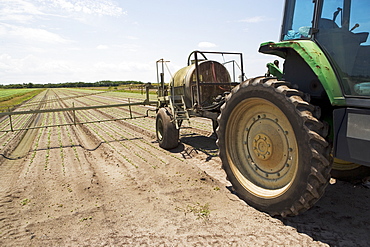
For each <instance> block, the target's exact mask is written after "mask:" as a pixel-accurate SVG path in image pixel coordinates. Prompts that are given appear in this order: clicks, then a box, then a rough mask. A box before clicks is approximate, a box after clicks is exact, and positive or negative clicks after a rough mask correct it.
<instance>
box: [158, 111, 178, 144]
mask: <svg viewBox="0 0 370 247" xmlns="http://www.w3.org/2000/svg"><path fill="white" fill-rule="evenodd" d="M155 127H156V134H157V140H158V143H159V146H160V147H161V148H164V149H173V148H175V147H177V146H178V145H179V132H180V131H179V130H178V129H177V128H176V125H175V123H174V121H173V117H172V114H171V110H170V109H168V108H160V109H159V110H158V113H157V118H156V124H155Z"/></svg>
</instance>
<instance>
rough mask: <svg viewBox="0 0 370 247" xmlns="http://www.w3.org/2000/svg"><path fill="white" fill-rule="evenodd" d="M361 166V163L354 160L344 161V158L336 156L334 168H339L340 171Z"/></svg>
mask: <svg viewBox="0 0 370 247" xmlns="http://www.w3.org/2000/svg"><path fill="white" fill-rule="evenodd" d="M360 166H361V165H359V164H356V163H353V162H348V161H344V160H341V159H337V158H334V162H333V166H332V168H333V169H334V170H339V171H349V170H353V169H356V168H358V167H360Z"/></svg>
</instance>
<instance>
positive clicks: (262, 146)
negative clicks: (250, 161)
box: [253, 134, 272, 160]
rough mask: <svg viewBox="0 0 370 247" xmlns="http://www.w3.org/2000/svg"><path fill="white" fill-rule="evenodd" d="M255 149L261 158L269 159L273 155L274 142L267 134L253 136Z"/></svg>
mask: <svg viewBox="0 0 370 247" xmlns="http://www.w3.org/2000/svg"><path fill="white" fill-rule="evenodd" d="M253 151H254V153H255V154H256V155H257V157H259V158H260V159H261V160H268V159H269V158H270V157H271V155H272V143H271V140H270V138H269V137H268V136H267V135H264V134H259V135H256V136H255V137H254V138H253Z"/></svg>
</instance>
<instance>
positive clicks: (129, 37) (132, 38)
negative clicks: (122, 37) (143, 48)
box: [126, 35, 139, 40]
mask: <svg viewBox="0 0 370 247" xmlns="http://www.w3.org/2000/svg"><path fill="white" fill-rule="evenodd" d="M126 39H129V40H138V39H139V38H138V37H135V36H130V35H129V36H126Z"/></svg>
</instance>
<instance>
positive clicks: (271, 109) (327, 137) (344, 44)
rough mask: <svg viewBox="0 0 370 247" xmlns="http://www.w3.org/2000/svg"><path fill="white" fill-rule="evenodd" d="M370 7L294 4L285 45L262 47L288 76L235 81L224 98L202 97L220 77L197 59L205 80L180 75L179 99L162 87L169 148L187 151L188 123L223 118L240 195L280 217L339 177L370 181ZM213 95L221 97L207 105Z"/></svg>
mask: <svg viewBox="0 0 370 247" xmlns="http://www.w3.org/2000/svg"><path fill="white" fill-rule="evenodd" d="M369 11H370V5H369V4H368V2H365V1H351V0H313V1H305V0H286V1H285V10H284V18H283V24H282V29H281V38H280V42H266V43H262V44H261V45H260V48H259V51H260V52H261V53H264V54H271V55H275V56H278V57H280V58H282V59H284V68H283V70H282V71H281V70H280V69H279V68H277V66H276V65H275V64H273V63H270V64H268V68H269V73H268V74H272V75H273V77H270V76H260V77H256V78H250V79H248V80H245V81H243V82H241V83H240V84H237V85H236V84H231V85H230V88H228V89H227V90H224V93H220V91H217V90H215V91H212V90H203V91H202V88H203V86H202V83H208V85H214V84H215V83H217V82H218V81H216V80H212V77H210V78H208V79H209V80H206V79H205V78H202V76H201V75H202V72H200V70H199V68H200V67H201V65H202V64H205V63H207V60H205V61H197V59H195V62H194V65H193V67H195V79H192V80H190V79H191V78H188V77H187V75H188V74H186V73H185V72H186V71H188V70H189V68H188V69H186V68H184V69H182V70H180V71H178V72H177V73H176V74H175V76H174V77H173V80H172V82H171V85H170V88H169V90H168V92H169V93H170V95H169V96H166V95H165V94H166V93H165V90H164V86H162V90H159V98H158V99H159V100H158V108H157V111H158V112H157V121H156V131H157V137H158V141H159V143H160V146H161V147H163V148H166V149H170V148H173V147H175V146H177V144H178V138H179V131H178V128H179V126H180V125H181V121H182V118H183V119H188V116H189V115H191V114H192V113H195V114H194V115H200V116H206V117H210V118H211V119H215V117H216V116H215V115H217V121H218V124H217V123H214V127H216V126H217V125H218V127H217V136H218V141H217V144H218V146H219V155H220V158H221V160H222V165H223V168H224V169H225V171H226V174H227V177H228V179H229V180H230V182H231V183H232V185H233V188H234V190H235V192H236V193H237V194H238V195H239V196H240V197H241V198H242V199H244V200H245V201H246V202H247V203H248V204H250V205H251V206H254V207H255V208H257V209H259V210H262V211H265V212H268V213H269V214H271V215H281V216H291V215H298V214H300V213H302V212H304V211H306V210H307V209H309V208H310V207H312V206H313V205H314V203H315V202H316V201H317V200H319V199H320V197H321V196H322V195H323V194H324V190H325V188H326V186H327V185H328V183H329V179H330V177H331V176H333V177H335V178H339V179H349V180H353V179H362V178H364V177H366V176H369V175H370V152H369V151H370V148H369V147H370V42H369V41H368V35H369V30H370V15H369V14H368V13H369ZM196 54H197V53H195V55H196ZM209 63H211V64H212V62H209ZM208 70H209V71H210V72H212V73H213V70H214V69H213V67H212V66H211V67H210V68H209V69H208ZM220 71H222V69H221V68H220ZM193 74H194V72H193V73H192V74H191V75H193ZM184 78H185V80H188V81H189V83H188V84H186V83H181V82H182V80H184ZM213 78H215V77H213ZM223 79H225V81H224V82H228V81H227V76H226V77H225V78H223ZM162 85H163V84H162ZM205 85H207V84H205ZM222 87H223V84H222ZM231 87H232V90H231V91H229V89H231ZM228 92H230V93H228ZM203 94H205V95H204V96H205V97H207V99H213V100H214V101H213V102H211V103H209V104H206V105H204V103H203V102H204V101H202V100H204V97H203ZM189 98H190V101H189V102H187V101H186V100H189ZM217 102H219V103H220V104H219V105H217ZM221 104H222V106H221ZM213 105H217V107H216V108H215V109H212V110H211V111H210V113H212V114H211V115H210V116H208V109H207V107H209V106H213Z"/></svg>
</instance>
